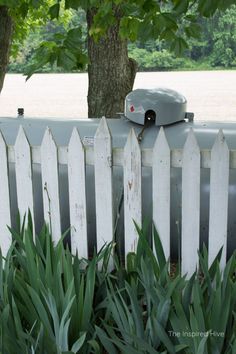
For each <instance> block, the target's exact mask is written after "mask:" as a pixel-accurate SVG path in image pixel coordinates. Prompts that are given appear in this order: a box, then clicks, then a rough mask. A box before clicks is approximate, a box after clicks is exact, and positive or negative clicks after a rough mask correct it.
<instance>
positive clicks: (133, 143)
mask: <svg viewBox="0 0 236 354" xmlns="http://www.w3.org/2000/svg"><path fill="white" fill-rule="evenodd" d="M131 150H132V151H133V152H136V153H137V154H140V155H141V150H140V145H139V142H138V139H137V136H136V134H135V131H134V128H131V129H130V132H129V135H128V138H127V141H126V144H125V147H124V156H126V155H127V154H129V151H131Z"/></svg>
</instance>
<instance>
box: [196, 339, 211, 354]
mask: <svg viewBox="0 0 236 354" xmlns="http://www.w3.org/2000/svg"><path fill="white" fill-rule="evenodd" d="M207 339H208V337H207V336H206V337H203V338H202V339H201V342H200V344H199V346H198V349H197V352H196V354H204V353H205V352H206V348H207V347H206V344H207Z"/></svg>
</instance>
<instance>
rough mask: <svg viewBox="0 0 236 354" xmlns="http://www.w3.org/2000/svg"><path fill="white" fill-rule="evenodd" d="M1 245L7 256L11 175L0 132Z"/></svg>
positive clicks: (9, 239) (3, 253) (9, 236)
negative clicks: (9, 174)
mask: <svg viewBox="0 0 236 354" xmlns="http://www.w3.org/2000/svg"><path fill="white" fill-rule="evenodd" d="M0 201H1V202H0V245H1V252H2V255H3V256H6V254H7V251H8V250H9V248H10V245H11V233H10V231H9V230H8V228H7V226H11V213H10V197H9V176H8V164H7V147H6V144H5V141H4V138H3V136H2V133H1V132H0Z"/></svg>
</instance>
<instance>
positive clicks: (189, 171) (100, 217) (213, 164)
mask: <svg viewBox="0 0 236 354" xmlns="http://www.w3.org/2000/svg"><path fill="white" fill-rule="evenodd" d="M9 164H13V165H14V172H12V170H11V169H9ZM34 164H37V165H39V170H40V172H38V173H39V174H40V178H41V191H42V196H41V198H42V205H43V218H44V220H45V221H46V222H47V223H48V224H49V226H50V228H51V231H52V236H53V239H54V241H55V242H57V241H58V240H59V238H60V237H61V234H62V232H63V230H62V225H61V220H62V218H63V217H64V215H62V214H63V212H62V209H63V208H62V205H61V202H60V171H59V170H60V166H64V167H65V166H66V167H67V177H66V178H67V181H68V191H67V193H68V196H67V197H66V198H68V200H69V211H68V213H69V218H70V223H69V224H70V238H71V240H70V243H71V249H72V252H73V253H74V254H75V253H76V252H78V254H79V255H80V256H81V257H86V258H87V257H88V255H89V250H88V244H89V242H90V240H89V238H90V237H91V235H89V234H88V215H87V214H88V209H89V205H88V202H90V200H89V199H90V197H91V193H92V188H90V186H88V185H87V180H86V179H87V177H86V169H87V168H88V167H89V166H90V167H91V166H93V168H94V185H95V192H94V196H93V198H94V200H95V211H96V212H95V219H96V220H93V222H94V224H96V237H95V235H93V237H95V238H96V246H97V249H98V250H99V249H101V248H102V247H103V246H104V244H106V243H109V242H113V241H117V240H114V232H115V230H116V226H117V221H118V219H119V217H120V214H119V213H120V212H121V210H117V209H116V208H115V207H114V190H115V188H116V186H114V178H113V177H114V173H115V172H114V168H115V167H122V176H123V177H122V178H123V187H122V188H123V191H122V193H121V196H120V197H119V198H120V202H121V201H122V202H123V203H122V204H123V209H124V222H123V225H124V228H123V238H124V239H123V240H122V242H123V245H122V246H121V248H122V249H123V251H124V254H125V255H127V254H128V253H129V252H135V250H136V247H137V241H138V234H137V231H136V229H135V226H134V222H133V221H135V222H136V223H137V224H138V225H139V226H141V224H142V218H144V216H145V215H142V197H143V198H145V195H144V196H142V192H143V186H142V168H143V167H151V168H152V218H153V221H154V224H155V226H156V228H157V231H158V233H159V235H160V239H161V241H162V244H163V249H164V252H165V255H166V257H167V258H169V257H170V255H171V247H172V246H171V237H173V236H171V228H170V219H171V212H170V211H171V203H172V199H171V169H172V168H176V169H181V171H182V177H181V186H182V197H181V202H180V209H181V215H182V217H181V222H180V220H179V222H180V225H179V227H180V230H181V235H180V240H181V242H180V243H179V249H180V254H179V257H180V258H181V267H182V268H181V269H182V273H184V274H185V273H188V276H190V275H191V274H192V273H193V272H194V271H195V270H196V268H197V267H198V250H199V247H200V234H201V230H200V226H201V225H200V208H201V207H200V189H201V171H202V170H203V169H210V179H209V233H208V251H209V264H210V263H211V262H212V261H213V259H214V258H215V256H216V255H217V253H218V252H219V249H220V248H221V247H222V246H223V253H222V259H221V266H222V267H223V266H224V265H225V262H226V251H227V222H228V197H229V196H228V193H229V171H230V169H236V151H234V150H229V149H228V146H227V143H226V141H225V138H224V135H223V132H222V131H219V134H218V135H217V138H216V140H215V143H214V146H213V148H212V150H201V149H200V147H199V145H198V142H197V140H196V137H195V135H194V131H193V130H190V131H189V134H188V136H187V140H186V142H185V145H184V147H183V149H173V150H171V149H170V147H169V144H168V141H167V139H166V136H165V131H164V129H163V128H161V129H160V131H159V134H158V136H157V139H156V142H155V144H154V147H153V149H143V148H142V147H141V146H140V144H139V142H138V139H137V137H136V135H135V132H134V130H131V131H130V134H129V136H128V138H127V142H126V144H125V147H124V148H113V147H112V135H111V133H110V131H109V128H108V125H107V122H106V119H105V118H102V119H101V121H100V124H99V127H98V129H97V132H96V134H95V137H94V146H89V147H86V148H85V147H84V145H83V143H82V140H81V138H80V135H79V131H78V130H77V129H76V128H74V129H73V132H72V135H71V139H70V142H69V145H68V146H59V147H57V146H56V144H55V142H54V139H53V135H52V133H51V131H50V130H49V129H46V131H45V134H44V137H43V141H42V144H41V146H30V144H29V142H28V139H27V136H26V134H25V132H24V130H23V128H22V127H20V129H19V132H18V135H17V138H16V143H15V145H14V146H7V145H6V143H5V141H4V138H3V136H2V134H0V199H1V203H0V232H1V235H0V245H1V248H2V252H3V254H6V252H7V250H8V249H9V247H10V244H11V238H10V233H9V230H8V228H7V225H9V226H10V225H11V218H12V215H11V207H10V203H11V198H10V194H11V193H10V192H11V191H10V185H11V183H10V180H11V174H12V173H13V174H14V176H15V185H16V195H17V197H16V200H17V206H18V209H19V212H20V216H21V220H22V218H23V216H24V215H25V213H26V212H27V210H28V209H30V210H31V214H32V217H33V227H34V228H35V224H36V220H35V219H36V214H37V207H38V205H37V202H36V203H35V191H34V188H35V185H34V183H33V178H34V177H33V174H34V171H33V166H34ZM88 193H89V195H88ZM118 204H119V203H118ZM118 206H119V205H118ZM12 221H13V220H12ZM235 222H236V221H235Z"/></svg>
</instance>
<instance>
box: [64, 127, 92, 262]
mask: <svg viewBox="0 0 236 354" xmlns="http://www.w3.org/2000/svg"><path fill="white" fill-rule="evenodd" d="M68 183H69V208H70V225H71V250H72V253H73V254H76V252H77V253H78V255H79V257H82V258H86V259H87V258H88V240H87V215H86V189H85V155H84V146H83V144H82V142H81V138H80V135H79V132H78V130H77V128H75V127H74V128H73V131H72V135H71V138H70V142H69V145H68Z"/></svg>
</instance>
